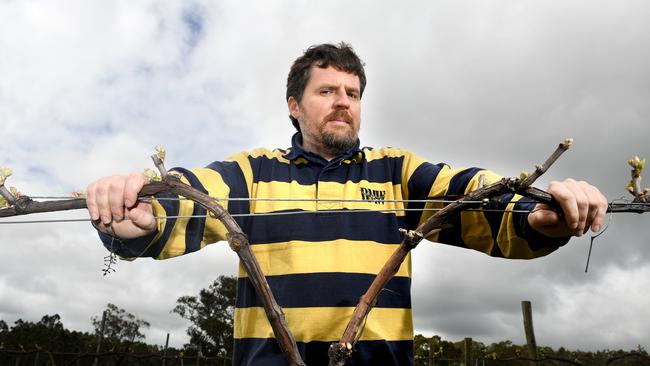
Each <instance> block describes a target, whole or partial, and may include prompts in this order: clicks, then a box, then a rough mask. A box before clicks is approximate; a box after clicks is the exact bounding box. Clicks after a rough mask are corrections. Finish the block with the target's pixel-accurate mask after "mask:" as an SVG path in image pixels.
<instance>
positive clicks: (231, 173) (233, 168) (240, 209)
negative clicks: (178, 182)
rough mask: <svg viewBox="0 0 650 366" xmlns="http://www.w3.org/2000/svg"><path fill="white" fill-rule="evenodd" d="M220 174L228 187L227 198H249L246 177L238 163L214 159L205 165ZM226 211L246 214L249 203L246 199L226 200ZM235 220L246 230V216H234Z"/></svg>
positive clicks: (248, 209)
mask: <svg viewBox="0 0 650 366" xmlns="http://www.w3.org/2000/svg"><path fill="white" fill-rule="evenodd" d="M207 168H208V169H212V170H214V171H216V172H217V173H219V174H220V175H221V178H222V179H223V181H224V183H226V185H227V186H228V187H229V188H230V194H229V195H228V197H229V198H249V195H248V185H247V184H246V178H245V177H244V173H243V172H242V170H241V168H240V167H239V164H237V162H234V161H215V162H214V163H212V164H210V165H208V166H207ZM227 208H228V212H230V214H247V213H250V204H249V202H248V201H228V207H227ZM235 221H237V223H238V224H239V226H240V227H241V228H242V229H243V230H244V231H246V227H247V225H248V220H247V217H235Z"/></svg>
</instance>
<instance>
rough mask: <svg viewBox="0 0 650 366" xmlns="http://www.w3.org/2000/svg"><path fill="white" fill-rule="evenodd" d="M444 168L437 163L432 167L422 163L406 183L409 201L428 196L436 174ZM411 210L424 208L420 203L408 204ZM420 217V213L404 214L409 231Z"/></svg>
mask: <svg viewBox="0 0 650 366" xmlns="http://www.w3.org/2000/svg"><path fill="white" fill-rule="evenodd" d="M444 166H445V164H442V163H439V164H437V165H433V164H431V163H423V164H421V165H420V166H419V167H417V169H415V171H414V172H413V174H412V175H411V177H410V178H409V181H408V191H409V197H408V198H409V200H423V199H426V198H427V197H428V196H429V192H431V186H432V185H433V182H435V180H436V177H438V173H440V170H441V169H442V168H443V167H444ZM406 207H408V208H413V209H422V208H424V203H420V202H409V203H408V205H407V206H406ZM421 217H422V211H409V212H407V213H406V225H407V227H408V228H409V229H411V230H414V229H415V228H416V227H417V226H418V223H419V222H420V218H421Z"/></svg>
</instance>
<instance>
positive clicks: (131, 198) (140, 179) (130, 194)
mask: <svg viewBox="0 0 650 366" xmlns="http://www.w3.org/2000/svg"><path fill="white" fill-rule="evenodd" d="M145 183H147V177H145V175H144V174H142V173H131V174H129V176H128V177H126V183H125V184H124V204H125V205H126V207H133V206H135V204H136V203H137V201H138V193H140V190H142V186H144V185H145Z"/></svg>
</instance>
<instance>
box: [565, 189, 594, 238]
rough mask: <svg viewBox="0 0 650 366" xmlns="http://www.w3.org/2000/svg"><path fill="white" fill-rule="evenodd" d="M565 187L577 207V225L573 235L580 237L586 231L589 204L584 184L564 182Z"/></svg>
mask: <svg viewBox="0 0 650 366" xmlns="http://www.w3.org/2000/svg"><path fill="white" fill-rule="evenodd" d="M565 183H566V187H567V188H568V189H569V190H570V191H571V192H572V193H573V196H574V198H575V202H576V206H577V207H578V224H577V225H576V227H575V235H576V236H581V235H582V234H584V233H585V231H586V230H587V229H588V226H587V219H588V217H589V208H590V202H589V197H587V194H586V193H585V191H584V185H586V184H587V183H585V182H576V181H574V180H573V179H567V180H566V181H565ZM589 222H590V223H591V221H589Z"/></svg>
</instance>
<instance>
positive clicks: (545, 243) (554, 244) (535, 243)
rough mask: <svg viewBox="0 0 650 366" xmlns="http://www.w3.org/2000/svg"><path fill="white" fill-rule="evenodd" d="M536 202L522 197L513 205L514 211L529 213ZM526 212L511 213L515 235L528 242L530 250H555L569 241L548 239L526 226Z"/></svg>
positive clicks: (567, 238) (528, 225)
mask: <svg viewBox="0 0 650 366" xmlns="http://www.w3.org/2000/svg"><path fill="white" fill-rule="evenodd" d="M535 205H536V202H535V201H534V200H533V199H532V198H528V197H523V198H521V199H520V200H519V201H517V203H515V210H522V211H530V210H532V209H534V208H535ZM528 215H529V213H528V212H515V213H513V218H512V219H513V221H514V223H515V233H516V234H517V236H519V237H522V238H524V239H526V241H528V247H530V249H532V250H540V249H543V248H550V249H552V250H556V249H557V248H559V247H561V246H563V245H565V244H566V243H568V242H569V239H571V237H570V236H568V237H565V238H550V237H548V236H545V235H543V234H541V233H539V232H538V231H537V230H535V229H533V228H532V227H531V226H530V224H528Z"/></svg>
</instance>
